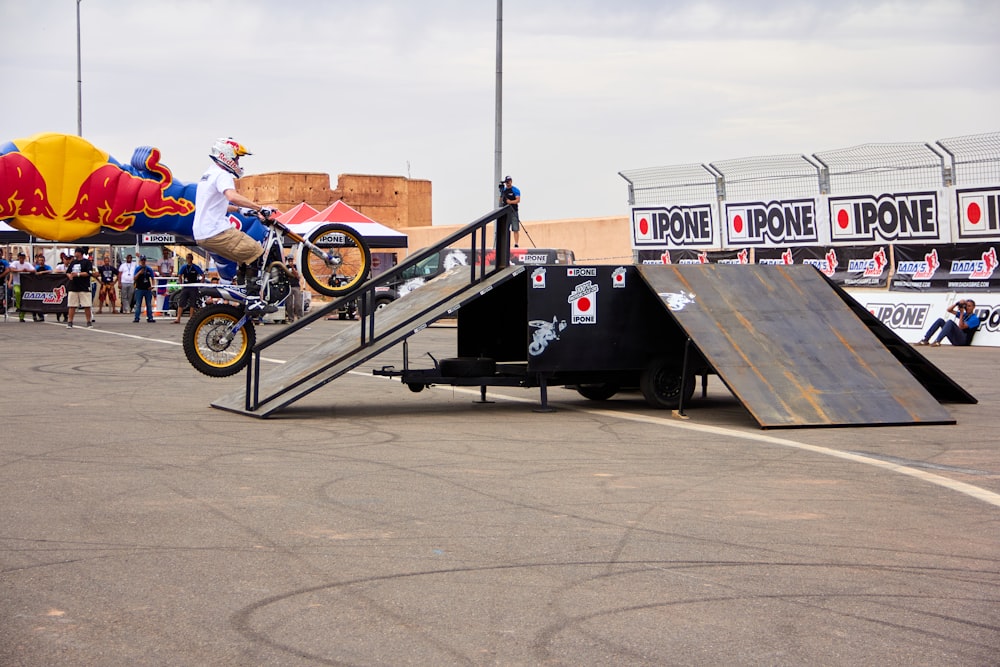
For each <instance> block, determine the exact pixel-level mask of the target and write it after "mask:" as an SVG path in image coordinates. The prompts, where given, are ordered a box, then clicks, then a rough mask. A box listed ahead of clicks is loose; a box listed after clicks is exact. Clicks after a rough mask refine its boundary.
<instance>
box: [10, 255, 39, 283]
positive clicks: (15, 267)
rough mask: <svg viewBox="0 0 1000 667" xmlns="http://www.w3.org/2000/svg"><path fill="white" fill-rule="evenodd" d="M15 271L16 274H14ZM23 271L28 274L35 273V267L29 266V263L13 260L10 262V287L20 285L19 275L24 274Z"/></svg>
mask: <svg viewBox="0 0 1000 667" xmlns="http://www.w3.org/2000/svg"><path fill="white" fill-rule="evenodd" d="M15 271H16V272H17V273H15ZM25 271H27V272H30V273H34V272H35V265H34V264H31V263H29V262H18V261H17V260H14V261H13V262H11V263H10V284H11V285H20V284H21V273H22V272H25Z"/></svg>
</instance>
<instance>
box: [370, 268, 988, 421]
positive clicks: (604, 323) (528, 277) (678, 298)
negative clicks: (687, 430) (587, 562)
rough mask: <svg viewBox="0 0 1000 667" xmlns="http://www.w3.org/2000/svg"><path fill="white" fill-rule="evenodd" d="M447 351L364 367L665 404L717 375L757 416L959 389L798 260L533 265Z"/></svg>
mask: <svg viewBox="0 0 1000 667" xmlns="http://www.w3.org/2000/svg"><path fill="white" fill-rule="evenodd" d="M457 317H458V345H457V348H458V349H457V352H458V356H457V357H456V358H452V359H443V360H441V361H440V362H436V363H435V365H434V367H433V368H423V369H415V368H411V367H410V365H409V359H408V355H407V354H406V353H405V350H404V360H405V361H404V368H402V369H396V368H392V367H387V368H382V369H380V370H376V371H375V373H376V374H378V375H386V376H391V377H399V378H400V379H401V380H402V382H403V383H405V384H406V385H407V386H408V387H409V388H410V389H411V390H413V391H419V390H421V389H423V388H424V387H427V386H430V385H433V384H449V385H465V386H480V387H482V391H483V397H484V398H485V391H486V387H488V386H521V387H540V388H541V390H542V391H541V404H542V408H543V409H544V408H547V407H548V403H547V391H546V390H547V387H550V386H569V387H572V388H575V389H576V390H577V391H578V392H579V393H580V394H582V395H583V396H585V397H587V398H590V399H594V400H606V399H609V398H611V397H612V396H614V395H615V394H616V393H617V392H619V391H621V390H623V389H630V388H632V389H635V388H637V389H639V390H641V392H642V395H643V396H644V397H645V399H646V401H647V402H648V403H649V404H650V405H652V406H654V407H657V408H668V409H675V410H677V411H678V412H680V413H683V410H684V406H685V405H687V404H689V403H690V401H691V399H692V398H693V396H694V393H695V389H696V385H697V378H698V377H701V378H702V388H703V392H704V387H705V384H706V381H707V376H708V375H709V374H714V375H718V376H719V377H720V378H721V379H722V381H723V382H724V383H725V384H726V386H727V387H728V388H729V389H730V391H732V392H733V394H734V395H735V396H736V397H737V398H738V399H739V400H740V401H741V402H742V403H743V404H744V406H745V407H746V408H747V409H748V410H749V411H750V413H751V414H752V415H753V417H754V418H755V419H756V420H757V421H758V423H759V424H760V425H761V426H762V427H764V428H775V427H786V426H834V425H858V424H909V423H935V424H940V423H953V422H954V420H953V418H952V417H951V416H950V415H949V413H948V412H947V411H946V410H945V409H944V408H943V407H942V406H941V405H940V403H939V402H938V401H939V400H944V401H955V402H975V399H974V398H973V397H972V396H970V395H969V394H968V393H967V392H966V391H965V390H964V389H962V388H961V387H960V386H959V385H957V384H956V383H954V382H953V381H952V380H951V379H950V378H948V377H947V376H946V375H944V373H942V372H941V371H940V370H938V369H937V368H935V367H934V366H933V365H931V364H930V363H929V362H927V361H926V359H924V358H923V357H922V356H921V355H919V354H918V353H917V352H915V351H914V350H913V348H912V347H910V346H909V345H907V344H906V343H904V342H903V341H901V340H899V339H898V337H896V336H895V335H894V334H892V332H891V331H888V329H887V328H886V327H884V326H883V325H882V324H881V323H880V322H879V321H878V320H877V319H875V318H873V317H868V318H865V317H864V316H863V315H861V314H859V313H857V312H856V304H853V300H852V299H851V298H850V296H848V295H846V294H845V293H843V292H842V291H841V290H838V289H837V288H836V286H835V285H833V284H832V283H830V282H829V281H828V280H827V279H826V278H825V277H824V276H823V275H822V274H820V273H819V272H818V271H816V270H815V269H814V268H813V267H810V266H798V267H770V266H730V265H699V266H664V265H659V266H568V267H566V266H543V267H534V268H532V269H529V270H526V271H525V272H524V273H523V274H521V275H520V276H518V277H516V278H513V279H510V280H508V281H506V282H504V283H501V284H498V285H496V286H494V287H493V288H492V289H491V290H489V291H488V292H487V293H484V294H482V295H480V296H479V298H477V299H475V300H473V301H471V302H470V303H468V304H466V305H463V306H462V308H461V309H460V310H459V311H458V314H457Z"/></svg>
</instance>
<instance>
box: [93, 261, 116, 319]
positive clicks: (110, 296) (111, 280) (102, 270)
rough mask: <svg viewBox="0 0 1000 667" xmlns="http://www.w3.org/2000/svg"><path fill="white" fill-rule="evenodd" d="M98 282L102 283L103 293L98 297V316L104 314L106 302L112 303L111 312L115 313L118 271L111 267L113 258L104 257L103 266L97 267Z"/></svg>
mask: <svg viewBox="0 0 1000 667" xmlns="http://www.w3.org/2000/svg"><path fill="white" fill-rule="evenodd" d="M97 276H98V280H100V283H101V291H100V293H98V295H97V314H98V315H100V314H101V313H103V312H104V302H105V301H109V302H110V303H111V312H112V313H113V312H115V283H116V282H118V269H116V268H115V267H113V266H112V265H111V257H110V256H108V255H105V256H104V260H103V261H102V262H101V265H100V266H98V267H97Z"/></svg>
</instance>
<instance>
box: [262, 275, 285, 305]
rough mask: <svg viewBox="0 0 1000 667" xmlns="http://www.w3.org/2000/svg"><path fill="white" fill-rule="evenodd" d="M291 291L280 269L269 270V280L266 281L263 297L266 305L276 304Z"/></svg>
mask: <svg viewBox="0 0 1000 667" xmlns="http://www.w3.org/2000/svg"><path fill="white" fill-rule="evenodd" d="M291 291H292V286H291V283H289V282H288V276H287V275H285V272H284V271H282V270H281V269H279V268H277V267H275V268H272V269H271V276H270V280H268V285H267V294H265V295H263V296H264V300H265V301H266V302H267V303H278V302H279V301H281V300H282V299H284V298H285V297H287V296H288V293H289V292H291Z"/></svg>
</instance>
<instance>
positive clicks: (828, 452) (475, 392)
mask: <svg viewBox="0 0 1000 667" xmlns="http://www.w3.org/2000/svg"><path fill="white" fill-rule="evenodd" d="M351 373H352V374H355V375H361V376H365V377H373V376H371V375H365V374H364V373H362V372H360V371H351ZM387 379H388V378H387ZM432 388H434V389H444V390H448V391H452V392H454V393H464V394H469V395H472V396H477V397H478V396H479V389H478V388H475V389H467V388H465V387H452V386H449V385H434V386H433V387H432ZM490 398H491V399H494V400H497V399H503V400H506V401H512V402H516V403H535V402H537V401H536V400H534V399H526V398H522V397H517V396H508V395H505V394H502V393H497V392H490ZM550 403H551V401H550ZM554 405H558V406H559V408H560V409H562V410H572V411H574V412H583V413H586V414H590V415H594V416H595V417H603V418H606V419H619V420H624V421H633V422H640V423H643V424H653V425H655V426H662V427H664V428H675V429H681V430H686V431H695V432H698V433H707V434H711V435H719V436H723V437H726V438H739V439H742V440H751V441H754V442H760V443H764V444H768V445H775V446H778V447H789V448H792V449H799V450H802V451H806V452H812V453H813V454H820V455H822V456H831V457H833V458H838V459H843V460H845V461H851V462H853V463H860V464H862V465H868V466H873V467H875V468H881V469H882V470H888V471H889V472H894V473H898V474H900V475H908V476H910V477H914V478H916V479H919V480H921V481H923V482H927V483H928V484H934V485H936V486H940V487H943V488H945V489H949V490H951V491H955V492H956V493H961V494H964V495H966V496H969V497H971V498H975V499H976V500H979V501H982V502H984V503H987V504H988V505H993V506H994V507H997V508H1000V493H994V492H992V491H988V490H986V489H983V488H980V487H978V486H975V485H973V484H966V483H965V482H959V481H958V480H954V479H949V478H947V477H942V476H941V475H935V474H934V473H931V472H927V471H926V470H920V469H918V468H911V467H909V466H905V465H900V464H899V463H893V462H891V461H883V460H881V459H876V458H872V457H870V456H863V455H861V454H855V453H852V452H842V451H838V450H836V449H830V448H829V447H820V446H819V445H809V444H806V443H804V442H796V441H795V440H789V439H787V438H777V437H775V436H773V435H766V434H764V433H751V432H747V431H737V430H734V429H729V428H722V427H720V426H709V425H707V424H692V423H691V422H682V421H677V420H674V419H668V418H665V417H654V416H650V415H639V414H633V413H628V412H619V411H617V410H605V409H599V408H580V407H576V406H573V405H566V404H564V403H555V404H554Z"/></svg>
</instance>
